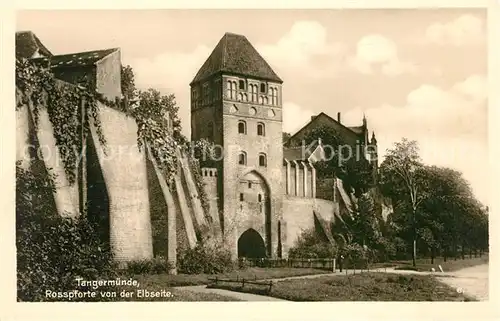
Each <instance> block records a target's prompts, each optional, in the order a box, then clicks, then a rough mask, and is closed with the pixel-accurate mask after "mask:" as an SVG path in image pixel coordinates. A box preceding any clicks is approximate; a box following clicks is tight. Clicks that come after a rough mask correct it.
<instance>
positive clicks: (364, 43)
mask: <svg viewBox="0 0 500 321" xmlns="http://www.w3.org/2000/svg"><path fill="white" fill-rule="evenodd" d="M348 64H349V66H351V67H352V68H354V69H355V70H357V71H358V72H360V73H363V74H371V73H373V72H374V68H380V71H381V72H382V73H383V74H385V75H388V76H397V75H400V74H404V73H414V72H416V71H417V68H416V66H415V65H414V64H412V63H410V62H405V61H401V60H400V58H399V57H398V47H397V45H396V43H395V42H394V41H392V40H391V39H389V38H387V37H385V36H383V35H379V34H371V35H366V36H364V37H362V38H361V39H360V40H359V41H358V42H357V44H356V53H355V55H354V56H352V57H350V58H348Z"/></svg>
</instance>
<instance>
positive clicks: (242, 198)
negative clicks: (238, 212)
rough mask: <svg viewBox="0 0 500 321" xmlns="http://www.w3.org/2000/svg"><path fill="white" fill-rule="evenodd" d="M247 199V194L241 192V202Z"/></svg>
mask: <svg viewBox="0 0 500 321" xmlns="http://www.w3.org/2000/svg"><path fill="white" fill-rule="evenodd" d="M244 200H245V195H244V194H243V193H240V202H243V201H244Z"/></svg>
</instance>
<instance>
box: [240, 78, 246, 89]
mask: <svg viewBox="0 0 500 321" xmlns="http://www.w3.org/2000/svg"><path fill="white" fill-rule="evenodd" d="M239 88H240V90H245V81H244V80H240V81H239Z"/></svg>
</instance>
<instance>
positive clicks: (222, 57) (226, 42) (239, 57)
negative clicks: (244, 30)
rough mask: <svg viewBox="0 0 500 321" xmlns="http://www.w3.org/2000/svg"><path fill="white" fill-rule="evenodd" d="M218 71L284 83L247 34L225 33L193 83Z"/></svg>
mask: <svg viewBox="0 0 500 321" xmlns="http://www.w3.org/2000/svg"><path fill="white" fill-rule="evenodd" d="M216 73H226V74H234V75H244V76H246V77H252V78H256V79H262V80H269V81H272V82H277V83H283V81H282V80H281V78H280V77H278V75H277V74H276V73H275V72H274V70H273V69H272V68H271V66H269V64H268V63H267V62H266V61H265V60H264V58H262V56H261V55H260V54H259V53H258V52H257V50H256V49H255V48H254V47H253V46H252V44H251V43H250V41H248V39H247V38H246V37H245V36H243V35H237V34H234V33H229V32H227V33H225V34H224V36H223V37H222V39H221V40H220V41H219V43H218V44H217V46H216V47H215V48H214V50H213V51H212V53H211V54H210V56H209V57H208V59H207V60H206V61H205V63H204V64H203V65H202V67H201V68H200V70H199V71H198V73H197V74H196V76H195V77H194V79H193V81H192V82H191V85H192V84H193V83H197V82H200V81H203V80H205V79H207V78H210V76H212V75H214V74H216Z"/></svg>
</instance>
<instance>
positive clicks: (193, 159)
mask: <svg viewBox="0 0 500 321" xmlns="http://www.w3.org/2000/svg"><path fill="white" fill-rule="evenodd" d="M213 146H214V145H213V143H211V142H209V141H208V140H205V139H200V140H197V141H193V142H191V144H189V147H188V148H187V151H188V155H189V157H188V159H189V166H190V168H191V172H192V173H193V179H194V181H195V183H196V187H197V189H198V195H199V196H200V202H201V206H202V207H203V211H204V212H205V216H206V218H207V219H208V221H209V222H210V221H211V220H212V217H211V216H210V203H209V201H208V195H207V193H206V192H205V182H204V181H203V177H202V175H201V167H202V166H211V165H213V164H212V162H210V159H211V157H210V156H212V153H213V151H214V148H213ZM207 158H208V160H209V161H207Z"/></svg>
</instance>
